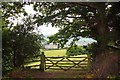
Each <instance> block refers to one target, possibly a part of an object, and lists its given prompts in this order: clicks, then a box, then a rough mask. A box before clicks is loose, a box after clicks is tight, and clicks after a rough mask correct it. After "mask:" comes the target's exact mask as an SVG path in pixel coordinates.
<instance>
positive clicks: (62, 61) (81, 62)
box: [31, 52, 91, 71]
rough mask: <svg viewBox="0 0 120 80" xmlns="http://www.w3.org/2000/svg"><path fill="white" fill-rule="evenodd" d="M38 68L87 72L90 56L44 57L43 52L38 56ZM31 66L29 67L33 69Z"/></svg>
mask: <svg viewBox="0 0 120 80" xmlns="http://www.w3.org/2000/svg"><path fill="white" fill-rule="evenodd" d="M37 61H40V64H39V65H34V66H39V68H40V70H42V71H44V70H64V71H67V70H89V69H90V68H91V67H90V61H91V58H90V55H87V56H79V57H78V56H77V57H75V56H73V57H71V56H70V57H68V56H63V57H46V56H45V55H44V52H42V54H41V55H40V60H37ZM34 66H31V67H34Z"/></svg>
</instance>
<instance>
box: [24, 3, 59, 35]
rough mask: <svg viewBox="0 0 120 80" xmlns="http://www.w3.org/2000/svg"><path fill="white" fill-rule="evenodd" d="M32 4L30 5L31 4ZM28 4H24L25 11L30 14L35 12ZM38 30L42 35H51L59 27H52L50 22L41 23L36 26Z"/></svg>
mask: <svg viewBox="0 0 120 80" xmlns="http://www.w3.org/2000/svg"><path fill="white" fill-rule="evenodd" d="M31 6H32V5H31ZM31 6H29V5H26V6H25V10H26V12H27V13H28V14H29V15H31V14H35V13H36V12H35V11H34V10H33V8H32V7H31ZM38 30H39V31H40V32H41V33H42V34H43V35H44V36H50V35H53V34H55V33H57V32H58V30H59V28H55V27H52V25H51V24H48V26H47V25H42V26H40V27H39V28H38Z"/></svg>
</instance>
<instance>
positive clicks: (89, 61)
mask: <svg viewBox="0 0 120 80" xmlns="http://www.w3.org/2000/svg"><path fill="white" fill-rule="evenodd" d="M87 57H88V71H89V70H90V69H91V54H87Z"/></svg>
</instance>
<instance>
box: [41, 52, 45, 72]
mask: <svg viewBox="0 0 120 80" xmlns="http://www.w3.org/2000/svg"><path fill="white" fill-rule="evenodd" d="M40 69H41V70H42V71H44V70H45V55H44V52H42V54H41V64H40Z"/></svg>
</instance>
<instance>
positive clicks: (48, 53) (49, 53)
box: [44, 49, 66, 57]
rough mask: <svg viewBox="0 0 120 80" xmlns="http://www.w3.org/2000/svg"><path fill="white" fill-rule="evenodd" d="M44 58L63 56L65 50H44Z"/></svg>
mask: <svg viewBox="0 0 120 80" xmlns="http://www.w3.org/2000/svg"><path fill="white" fill-rule="evenodd" d="M44 53H45V56H46V57H58V56H65V55H66V49H60V50H45V51H44Z"/></svg>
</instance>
